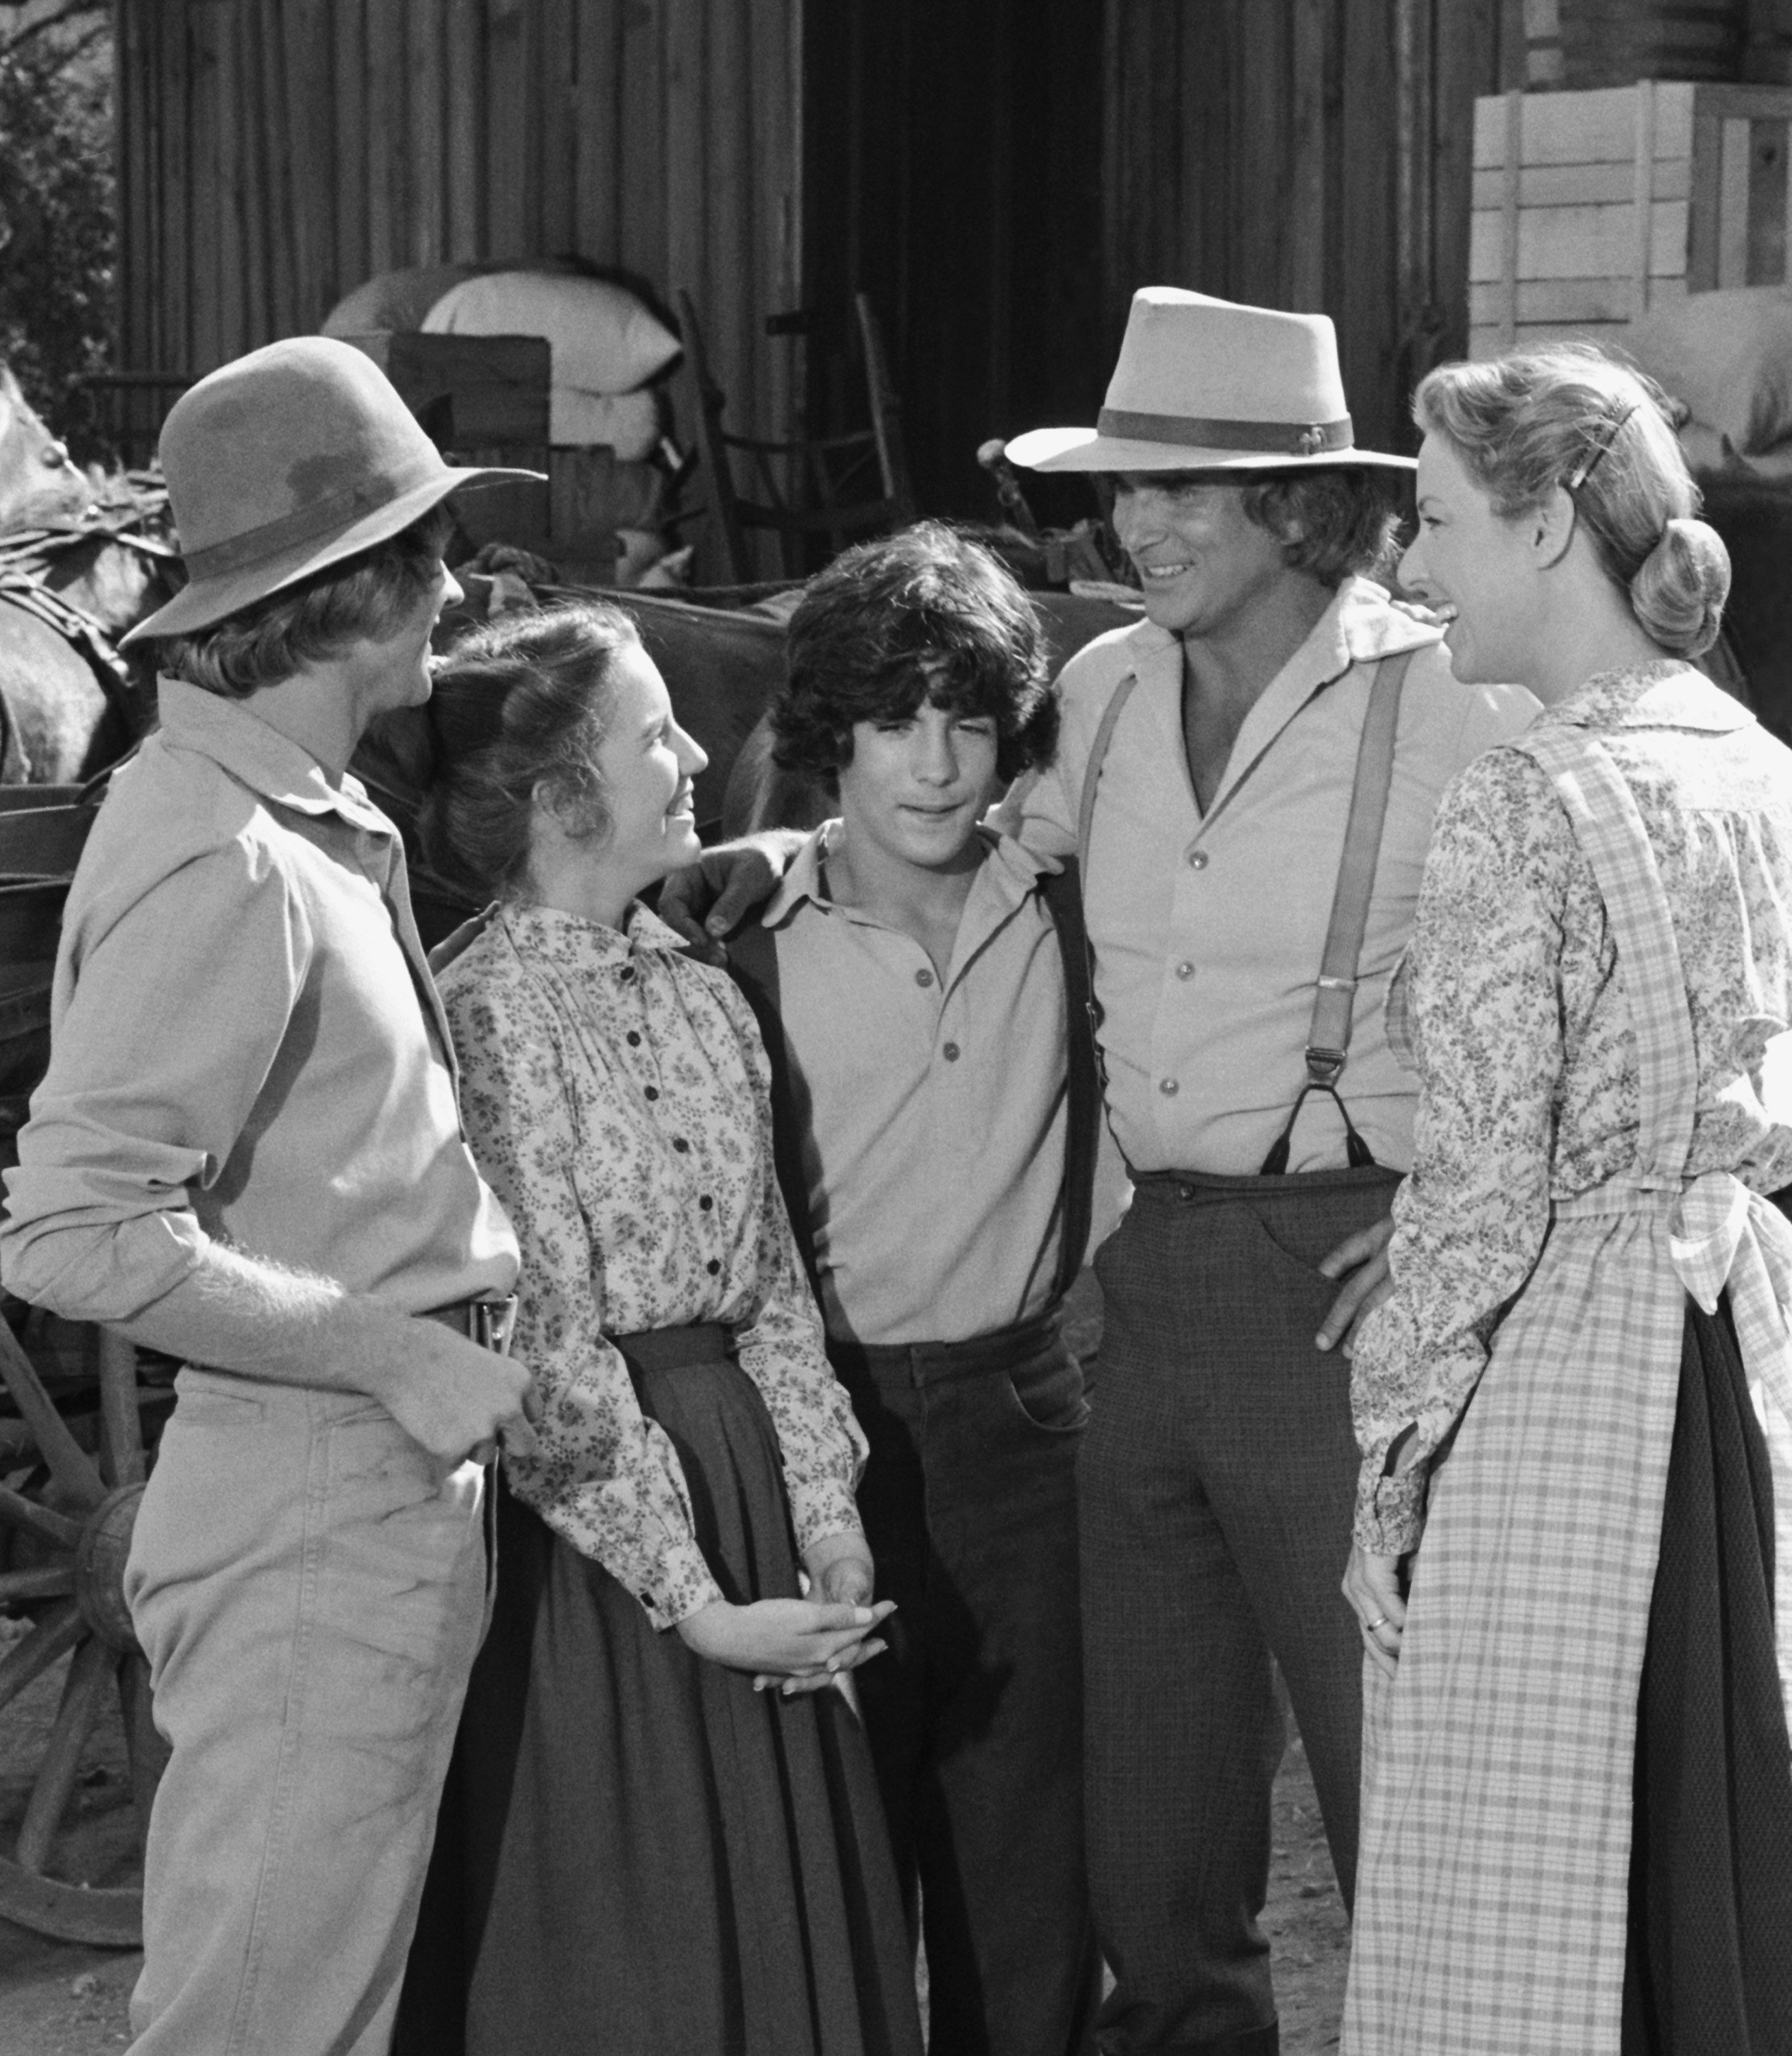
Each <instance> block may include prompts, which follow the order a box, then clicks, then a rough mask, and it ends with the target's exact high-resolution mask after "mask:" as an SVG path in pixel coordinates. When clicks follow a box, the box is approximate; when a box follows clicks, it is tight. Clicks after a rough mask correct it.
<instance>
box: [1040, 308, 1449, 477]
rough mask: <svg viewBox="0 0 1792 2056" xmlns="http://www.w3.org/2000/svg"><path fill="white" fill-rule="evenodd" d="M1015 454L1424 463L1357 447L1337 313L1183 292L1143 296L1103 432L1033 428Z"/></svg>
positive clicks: (1082, 461) (1144, 466)
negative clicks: (1290, 310)
mask: <svg viewBox="0 0 1792 2056" xmlns="http://www.w3.org/2000/svg"><path fill="white" fill-rule="evenodd" d="M1007 454H1008V457H1009V458H1010V459H1011V461H1012V462H1014V463H1015V464H1019V465H1027V467H1028V469H1030V470H1033V471H1295V470H1306V469H1310V468H1311V469H1317V468H1319V467H1322V466H1325V467H1331V468H1336V467H1337V466H1339V465H1383V466H1386V467H1387V469H1390V470H1394V471H1410V470H1411V469H1413V468H1414V462H1415V460H1414V459H1413V458H1411V457H1390V456H1388V455H1387V454H1385V453H1383V452H1382V451H1380V450H1365V449H1358V448H1357V447H1356V445H1355V442H1354V441H1352V440H1351V417H1350V412H1349V409H1347V407H1346V406H1345V405H1344V382H1343V379H1342V378H1340V377H1339V371H1338V338H1337V334H1336V331H1335V330H1334V329H1333V327H1332V326H1331V319H1330V318H1329V317H1328V316H1327V315H1325V314H1280V313H1278V312H1277V311H1276V310H1275V309H1273V308H1271V307H1245V306H1239V305H1238V304H1237V302H1236V301H1232V300H1216V299H1212V298H1211V297H1210V296H1209V295H1207V294H1205V293H1186V292H1184V291H1182V290H1181V288H1180V287H1176V286H1146V287H1143V288H1141V290H1140V291H1138V292H1136V293H1135V294H1133V306H1132V311H1131V313H1130V314H1129V315H1128V316H1127V318H1126V334H1125V340H1124V341H1123V342H1121V346H1120V362H1118V364H1117V365H1116V366H1114V378H1113V379H1112V381H1111V382H1110V384H1109V386H1108V393H1107V401H1106V405H1104V406H1103V407H1102V413H1101V418H1100V420H1099V421H1098V423H1097V424H1096V425H1095V426H1094V428H1092V429H1033V430H1031V431H1030V433H1028V434H1027V435H1024V436H1016V437H1015V439H1014V441H1012V442H1011V443H1010V444H1009V445H1008V449H1007Z"/></svg>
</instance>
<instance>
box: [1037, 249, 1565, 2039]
mask: <svg viewBox="0 0 1792 2056" xmlns="http://www.w3.org/2000/svg"><path fill="white" fill-rule="evenodd" d="M1007 453H1008V455H1009V457H1011V459H1012V460H1013V461H1015V462H1016V463H1019V464H1022V465H1030V466H1033V467H1034V468H1036V469H1041V470H1048V471H1066V470H1074V471H1082V472H1097V473H1102V474H1106V479H1107V480H1108V482H1109V483H1110V484H1111V486H1112V489H1113V492H1114V514H1113V520H1114V529H1115V532H1116V533H1117V535H1118V538H1119V540H1120V541H1121V544H1122V546H1123V547H1124V548H1125V550H1126V552H1127V553H1128V555H1129V556H1130V557H1131V559H1132V560H1133V563H1134V564H1135V565H1136V566H1137V570H1138V572H1139V575H1140V579H1141V583H1142V585H1143V588H1144V593H1143V599H1144V612H1145V619H1143V620H1142V621H1141V622H1140V623H1138V624H1137V626H1136V627H1131V628H1127V629H1122V630H1118V631H1115V632H1114V633H1113V634H1110V635H1106V636H1104V637H1102V639H1099V640H1098V641H1097V642H1093V643H1091V644H1090V645H1089V646H1087V647H1086V648H1085V649H1084V650H1082V651H1081V652H1079V653H1078V655H1076V656H1075V657H1074V658H1072V659H1071V661H1070V663H1069V664H1068V665H1067V666H1066V667H1065V670H1064V673H1063V675H1062V680H1061V682H1060V690H1061V692H1062V702H1063V738H1062V744H1061V746H1060V749H1059V752H1058V759H1057V761H1056V763H1055V764H1054V765H1053V766H1052V768H1051V769H1050V770H1048V771H1047V772H1046V773H1045V774H1044V775H1043V776H1042V777H1041V778H1040V779H1039V780H1038V782H1037V783H1036V784H1035V785H1034V786H1033V787H1032V788H1031V789H1030V791H1027V792H1026V793H1017V794H1016V795H1015V796H1013V797H1011V801H1010V803H1009V805H1010V808H1011V813H1012V815H1013V817H1014V819H1013V820H1012V821H1011V825H1018V828H1019V833H1020V835H1021V836H1022V838H1023V840H1024V841H1026V842H1027V844H1028V845H1029V846H1030V847H1031V848H1034V849H1037V850H1040V851H1042V852H1049V853H1053V854H1058V855H1069V854H1070V853H1071V852H1074V851H1078V850H1080V853H1081V855H1082V860H1083V898H1084V907H1085V910H1086V917H1087V922H1088V927H1089V933H1090V939H1091V943H1092V946H1093V949H1094V967H1095V990H1096V995H1097V998H1098V1002H1099V1005H1100V1007H1101V1010H1102V1025H1101V1030H1100V1038H1101V1042H1102V1051H1103V1055H1104V1059H1105V1063H1106V1074H1107V1104H1108V1113H1109V1119H1110V1125H1111V1126H1112V1129H1113V1131H1114V1135H1115V1137H1117V1139H1118V1141H1119V1143H1120V1145H1121V1149H1123V1150H1124V1152H1125V1156H1126V1158H1127V1160H1128V1162H1129V1165H1130V1166H1131V1168H1132V1172H1133V1181H1134V1186H1135V1196H1134V1200H1133V1205H1132V1207H1131V1208H1130V1210H1129V1213H1128V1215H1127V1216H1126V1218H1125V1221H1124V1223H1123V1224H1122V1225H1121V1228H1119V1230H1118V1232H1116V1234H1115V1235H1114V1236H1113V1238H1112V1239H1111V1240H1110V1241H1109V1242H1108V1243H1107V1244H1106V1246H1105V1247H1104V1248H1103V1249H1102V1252H1101V1255H1100V1256H1099V1258H1098V1263H1097V1270H1098V1275H1099V1276H1100V1279H1101V1281H1102V1286H1103V1288H1104V1291H1105V1295H1106V1308H1107V1320H1106V1332H1105V1335H1104V1339H1103V1342H1102V1370H1101V1377H1100V1378H1099V1380H1098V1384H1097V1386H1096V1390H1095V1393H1094V1402H1093V1403H1094V1415H1093V1418H1092V1421H1091V1423H1090V1428H1089V1429H1088V1432H1087V1435H1086V1440H1085V1442H1084V1445H1083V1448H1082V1454H1081V1457H1080V1462H1079V1472H1078V1489H1079V1497H1080V1502H1081V1516H1080V1517H1081V1524H1082V1587H1083V1630H1084V1638H1085V1651H1086V1664H1085V1677H1086V1720H1085V1734H1086V1750H1087V1757H1086V1762H1087V1796H1088V1810H1089V1827H1090V1866H1091V1872H1092V1884H1093V1889H1094V1900H1095V1906H1096V1916H1097V1927H1098V1932H1099V1935H1100V1937H1101V1940H1102V1945H1103V1948H1104V1951H1105V1953H1106V1956H1107V1958H1108V1960H1109V1963H1110V1965H1111V1966H1112V1967H1113V1968H1114V1971H1115V1972H1116V1974H1117V1978H1118V1982H1117V1983H1116V1985H1115V1987H1114V1991H1113V1992H1112V1994H1111V1995H1110V1998H1109V1999H1108V2001H1107V2003H1106V2006H1105V2007H1104V2008H1103V2011H1102V2019H1101V2024H1100V2029H1099V2038H1100V2041H1101V2045H1102V2048H1103V2050H1105V2051H1111V2052H1120V2051H1126V2052H1132V2051H1135V2050H1176V2051H1178V2052H1181V2056H1193V2052H1196V2051H1201V2052H1212V2056H1220V2052H1224V2056H1268V2052H1272V2051H1273V2050H1275V2049H1276V2046H1277V2028H1276V2007H1275V2000H1274V1995H1273V1994H1272V1990H1271V1987H1270V1979H1269V1970H1268V1944H1267V1943H1266V1942H1265V1940H1264V1936H1263V1933H1262V1931H1261V1929H1260V1927H1259V1925H1258V1918H1257V1916H1258V1915H1259V1913H1260V1911H1261V1908H1262V1905H1263V1901H1264V1886H1265V1882H1266V1879H1267V1876H1268V1865H1269V1859H1270V1847H1269V1833H1270V1791H1271V1785H1272V1780H1273V1777H1274V1774H1275V1771H1276V1764H1277V1761H1278V1760H1279V1758H1280V1755H1281V1751H1282V1746H1283V1733H1282V1725H1281V1717H1280V1713H1279V1711H1278V1710H1277V1704H1276V1694H1275V1691H1274V1687H1273V1682H1272V1663H1271V1659H1272V1656H1273V1658H1274V1659H1275V1660H1276V1663H1278V1664H1279V1665H1280V1669H1281V1671H1282V1674H1283V1675H1284V1678H1286V1680H1287V1682H1288V1690H1289V1693H1290V1695H1291V1696H1292V1700H1293V1703H1294V1709H1295V1713H1296V1718H1297V1720H1298V1722H1299V1728H1300V1732H1301V1735H1302V1738H1303V1741H1304V1742H1305V1745H1306V1748H1307V1755H1308V1757H1309V1760H1310V1761H1311V1766H1312V1770H1313V1774H1314V1778H1315V1784H1316V1785H1317V1787H1318V1791H1319V1800H1320V1805H1321V1808H1322V1810H1323V1814H1324V1818H1325V1826H1326V1831H1327V1837H1328V1838H1329V1840H1330V1842H1331V1852H1332V1856H1333V1861H1334V1867H1335V1870H1336V1872H1337V1875H1338V1880H1339V1884H1340V1886H1341V1888H1342V1889H1343V1892H1344V1894H1345V1896H1346V1900H1348V1896H1349V1894H1350V1891H1351V1883H1352V1873H1353V1870H1354V1866H1355V1848H1356V1820H1357V1784H1358V1769H1359V1766H1358V1757H1359V1734H1360V1719H1359V1701H1360V1669H1361V1664H1362V1659H1363V1647H1362V1643H1361V1642H1360V1640H1359V1633H1358V1630H1357V1627H1356V1623H1355V1619H1354V1618H1353V1616H1352V1615H1351V1613H1350V1611H1348V1609H1347V1607H1345V1605H1344V1603H1343V1599H1342V1597H1341V1595H1340V1593H1339V1580H1340V1576H1341V1574H1342V1571H1343V1564H1344V1560H1345V1556H1346V1554H1347V1542H1348V1536H1349V1531H1350V1525H1351V1506H1352V1504H1353V1493H1354V1483H1353V1481H1354V1479H1355V1474H1356V1468H1357V1463H1358V1456H1357V1451H1356V1448H1355V1441H1354V1439H1353V1436H1352V1431H1351V1410H1350V1395H1349V1378H1350V1366H1349V1365H1348V1363H1347V1362H1346V1361H1345V1360H1344V1350H1341V1349H1339V1347H1337V1346H1336V1345H1337V1344H1339V1342H1347V1335H1348V1332H1349V1329H1350V1326H1351V1322H1352V1320H1353V1319H1354V1318H1355V1315H1357V1314H1358V1313H1359V1312H1360V1311H1362V1310H1363V1307H1365V1306H1366V1305H1367V1303H1369V1302H1370V1301H1371V1299H1373V1298H1374V1297H1375V1295H1376V1293H1377V1291H1378V1289H1379V1287H1380V1286H1381V1283H1382V1280H1383V1263H1384V1259H1383V1257H1382V1255H1381V1251H1382V1250H1383V1247H1384V1246H1385V1242H1386V1239H1387V1227H1386V1216H1387V1211H1388V1205H1389V1201H1390V1197H1391V1195H1392V1192H1393V1190H1394V1186H1395V1184H1397V1183H1398V1179H1399V1177H1400V1176H1401V1174H1402V1172H1404V1171H1405V1170H1406V1168H1408V1166H1409V1165H1410V1162H1411V1156H1412V1123H1413V1114H1414V1101H1415V1094H1414V1088H1413V1085H1412V1082H1411V1081H1410V1079H1409V1078H1408V1077H1406V1075H1405V1074H1404V1073H1402V1070H1401V1069H1400V1067H1399V1066H1398V1063H1397V1062H1396V1061H1395V1059H1394V1055H1393V1054H1392V1052H1391V1050H1390V1048H1389V1046H1388V1040H1387V1029H1386V1023H1385V1021H1384V1002H1385V999H1386V995H1387V985H1388V980H1389V978H1390V975H1391V973H1392V971H1393V970H1394V964H1395V963H1396V961H1397V959H1398V957H1399V955H1400V952H1401V951H1402V948H1403V947H1404V946H1405V944H1406V940H1407V938H1408V936H1409V935H1410V933H1411V930H1412V923H1413V917H1414V905H1415V900H1416V896H1417V893H1418V883H1419V876H1420V871H1421V868H1422V864H1423V860H1424V856H1425V850H1426V842H1427V840H1428V839H1429V836H1430V825H1431V819H1432V816H1433V813H1434V809H1435V808H1436V805H1437V801H1438V797H1439V795H1440V793H1441V792H1442V789H1443V787H1444V785H1445V784H1446V782H1447V781H1448V780H1449V779H1450V777H1452V776H1453V775H1454V773H1455V772H1456V771H1458V769H1461V767H1462V765H1465V764H1466V763H1467V762H1468V761H1470V758H1472V757H1474V756H1476V755H1478V753H1480V752H1481V750H1483V749H1486V748H1488V747H1489V746H1490V745H1493V744H1494V743H1496V742H1498V741H1501V740H1502V739H1503V738H1504V737H1507V736H1509V735H1510V734H1512V733H1514V732H1516V731H1517V729H1521V728H1522V727H1523V726H1525V724H1526V722H1528V721H1529V718H1530V717H1531V715H1532V714H1533V713H1534V712H1535V706H1534V703H1533V702H1531V701H1530V699H1529V696H1528V695H1527V694H1524V693H1522V692H1521V691H1519V690H1516V689H1513V688H1506V687H1498V686H1493V687H1486V686H1462V685H1458V683H1457V682H1456V681H1455V680H1454V678H1452V677H1451V675H1450V667H1449V663H1448V661H1447V658H1446V655H1445V653H1444V651H1443V650H1442V646H1441V645H1440V640H1439V631H1438V628H1437V627H1435V626H1434V625H1432V624H1431V623H1429V622H1427V621H1424V620H1421V619H1417V618H1415V617H1414V615H1412V614H1411V613H1410V612H1408V611H1404V610H1402V608H1400V607H1397V606H1395V605H1394V603H1392V602H1391V601H1390V599H1389V596H1388V595H1387V592H1386V591H1384V590H1383V587H1381V586H1380V585H1379V584H1377V583H1373V582H1372V575H1373V574H1375V573H1376V572H1378V571H1380V570H1381V568H1382V567H1383V565H1385V564H1386V563H1387V562H1388V561H1389V559H1390V547H1389V546H1390V541H1391V536H1392V532H1393V528H1394V520H1393V516H1392V513H1391V508H1392V498H1391V495H1390V492H1389V490H1388V484H1387V482H1388V481H1389V480H1390V476H1391V475H1392V474H1394V473H1395V472H1397V471H1398V469H1402V468H1403V467H1405V466H1406V465H1407V463H1408V460H1406V459H1404V458H1401V457H1390V456H1385V455H1383V454H1381V453H1378V452H1375V451H1371V450H1363V449H1358V448H1357V447H1356V446H1355V440H1354V437H1353V434H1352V430H1351V421H1350V417H1349V414H1348V413H1347V409H1346V406H1345V401H1344V394H1343V385H1342V382H1341V381H1340V379H1339V373H1338V365H1337V358H1336V349H1335V341H1334V338H1333V333H1332V327H1331V322H1329V321H1328V320H1327V319H1325V318H1323V316H1319V315H1304V314H1281V313H1276V312H1273V311H1271V310H1266V309H1263V308H1257V307H1245V306H1234V305H1232V304H1231V303H1229V302H1225V301H1221V300H1215V299H1208V298H1206V297H1205V296H1204V295H1201V294H1197V293H1189V292H1181V291H1175V290H1173V289H1171V288H1169V287H1151V288H1149V289H1147V290H1146V291H1142V292H1141V293H1139V294H1138V295H1137V296H1136V297H1135V299H1134V300H1133V306H1132V312H1131V318H1130V319H1129V322H1128V325H1127V329H1126V334H1125V341H1124V342H1123V343H1122V345H1121V354H1120V362H1119V365H1118V369H1117V370H1116V371H1115V373H1114V379H1113V382H1112V383H1111V385H1110V387H1109V389H1108V394H1107V401H1106V405H1105V406H1104V407H1103V408H1102V412H1101V416H1100V419H1099V421H1098V424H1097V425H1096V426H1095V427H1094V428H1093V429H1088V428H1082V429H1040V430H1038V431H1036V432H1035V433H1032V434H1030V435H1026V436H1023V437H1019V439H1018V440H1017V441H1014V442H1011V443H1010V444H1009V445H1008V451H1007ZM1339 1280H1343V1281H1345V1285H1344V1290H1343V1292H1342V1294H1340V1292H1339Z"/></svg>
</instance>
